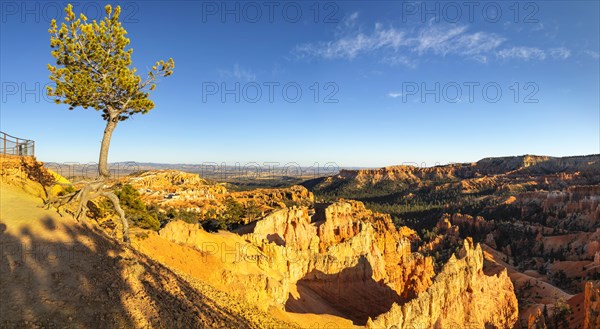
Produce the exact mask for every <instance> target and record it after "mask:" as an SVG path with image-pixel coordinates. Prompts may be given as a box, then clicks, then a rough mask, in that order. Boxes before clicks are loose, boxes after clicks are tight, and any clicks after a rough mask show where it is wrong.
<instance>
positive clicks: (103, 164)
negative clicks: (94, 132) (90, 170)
mask: <svg viewBox="0 0 600 329" xmlns="http://www.w3.org/2000/svg"><path fill="white" fill-rule="evenodd" d="M117 122H119V118H118V116H115V117H114V118H110V119H109V120H108V121H107V122H106V128H105V129H104V136H103V137H102V146H101V147H100V160H99V162H98V173H99V174H100V176H101V177H103V178H109V177H110V171H109V170H108V148H109V147H110V139H111V137H112V133H113V131H114V130H115V128H116V127H117Z"/></svg>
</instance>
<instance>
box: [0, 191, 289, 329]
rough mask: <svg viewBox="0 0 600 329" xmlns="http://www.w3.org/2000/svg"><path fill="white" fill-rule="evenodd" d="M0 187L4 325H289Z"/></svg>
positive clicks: (35, 200) (0, 276)
mask: <svg viewBox="0 0 600 329" xmlns="http://www.w3.org/2000/svg"><path fill="white" fill-rule="evenodd" d="M40 205H41V201H40V199H39V198H37V197H34V196H32V195H31V194H28V193H26V192H24V191H23V189H21V188H19V187H15V186H9V185H7V184H4V183H2V184H0V232H1V233H0V246H1V249H0V319H1V320H0V327H1V328H43V327H44V328H148V327H152V328H289V327H290V325H288V324H286V323H284V322H282V321H279V320H275V319H273V318H272V317H271V316H269V315H268V314H266V313H264V312H262V311H260V310H258V309H257V308H255V307H252V306H249V305H247V304H245V303H243V302H242V301H240V300H239V299H235V298H232V297H231V296H230V295H228V294H226V293H223V292H220V291H218V290H216V289H214V288H213V287H211V286H210V285H208V284H206V283H204V282H202V281H200V280H197V279H195V278H192V277H190V276H187V275H185V274H180V273H179V274H178V273H176V272H175V271H174V270H172V269H170V268H168V267H166V266H164V265H162V264H160V263H158V262H157V261H155V260H152V259H150V258H149V257H147V256H145V255H144V254H143V253H140V252H139V251H136V250H135V249H132V248H130V247H127V246H124V245H122V244H121V243H120V242H118V241H117V240H115V239H113V238H111V237H109V236H107V235H106V234H105V233H104V232H103V231H101V230H100V229H99V228H97V227H96V226H95V225H93V223H78V222H76V221H75V220H73V219H71V218H69V217H67V216H65V217H60V216H59V215H58V214H57V213H56V212H54V211H48V210H44V209H42V208H40V207H39V206H40Z"/></svg>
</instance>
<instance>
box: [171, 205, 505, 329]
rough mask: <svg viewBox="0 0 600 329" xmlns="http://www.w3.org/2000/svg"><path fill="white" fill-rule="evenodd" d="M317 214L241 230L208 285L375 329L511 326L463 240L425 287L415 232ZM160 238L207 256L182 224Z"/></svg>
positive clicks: (426, 268)
mask: <svg viewBox="0 0 600 329" xmlns="http://www.w3.org/2000/svg"><path fill="white" fill-rule="evenodd" d="M323 214H324V215H323V218H321V217H319V216H316V215H315V216H313V217H312V218H311V216H310V214H309V211H308V208H306V207H290V208H285V209H281V210H279V211H276V212H274V213H272V214H270V215H268V216H267V217H265V218H264V219H262V220H259V221H257V222H256V223H253V224H251V225H248V226H247V227H243V228H240V230H239V233H240V234H242V235H241V237H240V238H241V239H242V240H244V242H239V244H238V247H237V249H236V248H231V247H225V248H229V249H227V250H232V251H230V253H232V252H233V253H238V254H239V255H238V256H236V257H232V259H234V258H236V259H237V260H227V259H223V257H222V259H221V260H220V261H221V262H224V263H228V265H227V266H220V268H222V269H223V270H222V271H221V272H220V274H219V275H218V276H215V277H214V278H213V279H214V280H218V281H219V283H220V284H221V285H236V283H237V282H243V283H244V284H243V285H239V286H238V285H236V287H239V288H238V289H239V290H240V291H243V294H242V295H245V296H246V298H247V299H248V300H250V301H253V302H259V303H262V305H263V306H265V307H266V306H268V305H272V306H276V307H279V308H281V309H283V310H285V311H287V312H298V313H307V312H308V313H320V312H324V313H328V314H335V315H337V316H341V317H344V318H347V319H351V320H352V321H353V322H354V324H355V325H365V324H367V321H368V319H369V318H376V319H375V320H374V321H372V322H369V326H371V327H372V328H379V327H378V326H383V325H386V326H387V325H388V324H392V323H393V324H397V323H400V324H401V325H402V323H408V322H407V321H413V322H414V321H422V320H423V319H425V318H426V317H427V318H431V319H433V320H432V321H431V322H427V324H429V325H437V326H439V325H444V324H451V323H459V324H465V323H467V322H465V321H467V319H474V321H476V322H475V323H476V324H477V325H482V324H488V325H491V326H496V327H498V328H504V327H506V328H508V327H510V326H511V325H512V324H514V322H515V321H516V317H517V310H516V299H515V296H514V292H513V286H512V284H511V282H510V280H509V279H508V277H507V275H506V272H502V273H500V274H499V275H498V276H487V275H485V274H484V273H483V270H482V265H483V258H482V257H483V256H482V253H481V249H480V248H479V247H477V248H475V247H473V244H472V242H470V240H469V241H468V242H467V243H465V246H464V249H463V255H462V256H461V258H460V259H458V260H457V259H456V257H454V256H453V257H451V260H450V262H449V264H447V265H446V266H445V267H444V268H443V270H442V272H441V273H440V274H438V275H437V277H436V279H435V281H432V278H433V276H434V265H433V260H432V258H430V257H424V256H422V255H421V254H420V253H414V252H411V239H414V237H415V233H414V231H412V230H410V229H408V228H402V229H400V230H398V229H396V228H395V227H394V225H393V224H392V222H391V220H390V218H389V216H388V215H383V214H378V213H373V212H371V211H369V210H367V209H365V208H364V205H363V204H362V203H360V202H356V201H346V200H342V201H339V202H336V203H333V204H330V205H328V206H326V207H325V208H324V210H323ZM182 225H183V226H185V229H184V228H182V227H180V226H182ZM228 234H229V233H228ZM160 235H161V236H163V237H164V238H167V239H169V240H171V241H174V242H177V243H182V244H185V245H188V246H192V247H194V248H196V249H198V250H200V251H201V252H204V253H207V252H208V251H207V250H203V247H202V246H203V244H205V242H206V241H207V239H209V237H208V236H207V235H208V233H206V232H203V231H202V230H201V229H198V228H197V227H194V226H191V225H189V224H183V223H179V224H178V223H170V224H168V225H167V226H166V227H165V228H164V229H163V230H161V232H160ZM211 236H213V235H211ZM229 241H235V239H232V238H229ZM236 243H238V242H236ZM225 258H227V257H225ZM239 259H243V261H241V262H240V261H239ZM248 263H251V264H248ZM265 287H266V288H265ZM457 301H458V302H457ZM398 305H402V306H398ZM398 312H400V313H402V314H405V315H402V316H401V317H400V318H399V317H398V316H399V315H398V314H400V313H398ZM419 314H420V315H419ZM419 323H420V322H419ZM423 323H425V322H423ZM386 328H387V327H386Z"/></svg>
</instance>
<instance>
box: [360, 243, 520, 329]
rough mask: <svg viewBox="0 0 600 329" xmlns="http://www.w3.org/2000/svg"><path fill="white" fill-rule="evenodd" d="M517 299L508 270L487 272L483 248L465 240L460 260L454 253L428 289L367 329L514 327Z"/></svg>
mask: <svg viewBox="0 0 600 329" xmlns="http://www.w3.org/2000/svg"><path fill="white" fill-rule="evenodd" d="M517 318H518V310H517V299H516V297H515V295H514V291H513V285H512V283H511V281H510V279H509V277H508V275H507V272H506V270H504V271H502V272H501V273H500V274H498V275H491V276H488V275H486V274H485V273H484V272H483V253H482V251H481V247H480V246H479V245H477V246H476V247H475V246H473V242H472V240H471V239H466V240H465V241H464V247H463V249H462V251H461V256H460V258H459V259H457V258H456V257H454V256H452V257H451V258H450V261H449V262H448V263H447V264H446V265H445V266H444V267H443V269H442V272H441V273H439V274H438V275H437V276H436V278H435V279H434V282H433V284H432V285H431V286H430V287H429V288H428V289H427V291H425V292H423V293H421V294H419V295H418V296H417V297H416V298H415V299H413V300H411V301H409V302H408V303H406V304H403V305H399V304H394V305H393V306H392V308H391V310H390V311H389V312H387V313H385V314H383V315H380V316H379V317H377V318H376V319H374V320H369V322H368V323H367V328H390V327H392V326H394V325H395V326H396V328H455V327H456V328H484V327H486V328H487V327H491V328H512V326H513V325H514V324H515V322H516V321H517Z"/></svg>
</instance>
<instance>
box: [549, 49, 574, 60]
mask: <svg viewBox="0 0 600 329" xmlns="http://www.w3.org/2000/svg"><path fill="white" fill-rule="evenodd" d="M550 56H552V57H554V58H556V59H567V58H569V57H571V51H570V50H569V49H567V48H564V47H560V48H552V49H550Z"/></svg>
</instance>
